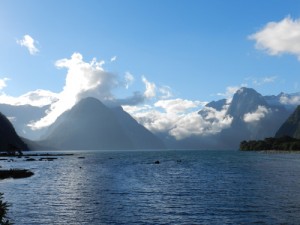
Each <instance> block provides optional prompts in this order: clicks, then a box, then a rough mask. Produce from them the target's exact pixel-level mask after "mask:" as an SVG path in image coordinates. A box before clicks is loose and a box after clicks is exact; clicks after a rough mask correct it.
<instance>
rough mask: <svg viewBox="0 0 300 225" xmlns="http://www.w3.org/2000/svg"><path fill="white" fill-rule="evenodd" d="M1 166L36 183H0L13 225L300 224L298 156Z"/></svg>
mask: <svg viewBox="0 0 300 225" xmlns="http://www.w3.org/2000/svg"><path fill="white" fill-rule="evenodd" d="M79 156H84V157H85V158H78V157H79ZM157 160H159V162H160V163H159V164H155V163H154V162H155V161H157ZM1 165H2V166H3V167H9V166H13V167H19V168H29V169H31V170H32V171H34V172H35V175H34V176H33V177H31V178H27V179H19V180H4V181H1V182H0V191H1V192H3V193H4V194H5V195H4V197H5V200H6V201H8V202H9V203H11V206H10V208H9V210H10V211H9V216H10V217H11V218H12V219H13V222H15V224H24V225H25V224H30V225H34V224H253V223H258V224H281V223H287V224H297V223H299V221H300V192H299V190H300V179H299V174H300V154H296V153H291V154H279V153H276V154H267V153H258V152H239V151H94V152H76V153H75V155H74V156H63V157H58V159H57V160H55V161H52V162H51V161H49V162H40V161H33V162H25V161H22V159H19V160H18V161H17V162H14V163H10V162H3V163H2V162H1Z"/></svg>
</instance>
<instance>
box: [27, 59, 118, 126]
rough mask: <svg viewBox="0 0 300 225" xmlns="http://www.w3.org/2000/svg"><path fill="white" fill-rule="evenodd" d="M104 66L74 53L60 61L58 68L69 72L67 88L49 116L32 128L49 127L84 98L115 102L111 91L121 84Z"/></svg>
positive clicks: (35, 123) (57, 64)
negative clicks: (86, 60)
mask: <svg viewBox="0 0 300 225" xmlns="http://www.w3.org/2000/svg"><path fill="white" fill-rule="evenodd" d="M103 64H104V62H103V61H99V62H97V61H96V59H95V58H94V59H93V60H92V61H91V62H84V61H83V57H82V55H81V54H80V53H74V54H73V55H72V56H71V58H70V59H66V58H65V59H61V60H58V61H57V62H56V64H55V65H56V67H57V68H66V69H67V71H68V72H67V77H66V82H65V86H64V87H63V90H62V92H61V93H59V99H58V100H57V101H56V102H54V103H53V104H52V105H51V107H50V110H49V112H48V114H47V115H46V116H45V117H44V118H42V119H41V120H39V121H37V122H34V123H32V124H31V127H32V128H33V129H39V128H43V127H46V126H49V125H50V124H52V123H53V122H54V121H55V120H56V118H57V117H58V116H59V115H61V114H62V113H63V112H65V111H66V110H68V109H70V108H72V107H73V106H74V105H75V104H76V103H77V102H78V101H79V100H80V99H82V98H84V97H88V96H89V97H96V98H98V99H101V100H102V101H109V100H113V99H114V97H113V94H112V93H111V91H112V89H113V88H115V87H117V86H118V83H119V82H118V79H117V77H116V75H115V74H112V73H109V72H106V71H104V69H103V68H102V65H103Z"/></svg>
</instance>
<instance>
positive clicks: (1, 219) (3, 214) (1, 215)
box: [0, 193, 11, 225]
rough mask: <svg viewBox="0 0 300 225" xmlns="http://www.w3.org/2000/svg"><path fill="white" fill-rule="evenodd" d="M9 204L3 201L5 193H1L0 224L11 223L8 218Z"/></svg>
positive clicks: (6, 224) (7, 224)
mask: <svg viewBox="0 0 300 225" xmlns="http://www.w3.org/2000/svg"><path fill="white" fill-rule="evenodd" d="M7 210H8V204H7V202H4V201H3V194H2V193H0V225H9V224H11V223H10V222H9V221H8V219H7Z"/></svg>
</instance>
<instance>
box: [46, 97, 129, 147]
mask: <svg viewBox="0 0 300 225" xmlns="http://www.w3.org/2000/svg"><path fill="white" fill-rule="evenodd" d="M43 144H44V145H46V146H52V147H54V148H56V149H65V150H70V149H90V150H92V149H93V150H99V149H132V148H133V144H132V142H131V140H130V139H129V137H128V136H127V135H126V133H125V132H124V131H123V128H122V126H121V125H120V123H119V122H118V120H117V119H116V118H115V116H114V114H113V112H112V111H111V110H110V109H109V108H107V107H106V106H105V105H103V104H102V103H101V102H100V101H99V100H97V99H95V98H85V99H83V100H81V101H80V102H79V103H78V104H77V105H75V106H74V107H73V108H72V109H71V110H69V111H67V112H65V113H64V114H62V115H61V116H60V117H59V118H58V119H57V121H56V122H55V123H54V124H53V125H52V126H51V127H50V128H49V133H48V135H46V136H45V141H44V142H43Z"/></svg>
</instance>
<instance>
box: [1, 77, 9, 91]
mask: <svg viewBox="0 0 300 225" xmlns="http://www.w3.org/2000/svg"><path fill="white" fill-rule="evenodd" d="M7 81H9V78H7V77H4V78H2V79H0V90H2V89H3V88H5V87H6V86H7V84H6V82H7Z"/></svg>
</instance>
